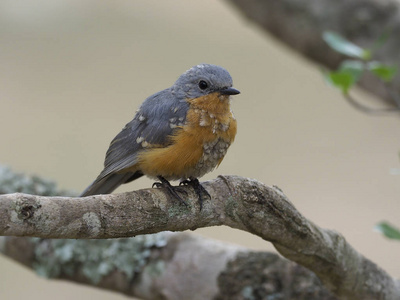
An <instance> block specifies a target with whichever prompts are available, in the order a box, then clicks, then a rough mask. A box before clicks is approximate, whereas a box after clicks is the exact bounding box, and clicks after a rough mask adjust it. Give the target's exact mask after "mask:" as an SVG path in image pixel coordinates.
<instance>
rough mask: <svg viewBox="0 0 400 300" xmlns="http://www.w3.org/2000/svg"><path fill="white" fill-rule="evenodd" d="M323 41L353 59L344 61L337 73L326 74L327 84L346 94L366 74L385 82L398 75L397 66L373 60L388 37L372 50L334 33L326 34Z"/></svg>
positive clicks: (382, 38)
mask: <svg viewBox="0 0 400 300" xmlns="http://www.w3.org/2000/svg"><path fill="white" fill-rule="evenodd" d="M323 39H324V41H325V42H326V43H327V44H328V45H329V46H330V47H331V48H332V49H333V50H335V51H336V52H338V53H341V54H343V55H346V56H348V57H351V58H353V59H351V60H344V61H343V62H342V63H341V64H340V66H339V68H338V69H337V70H335V71H325V72H324V75H325V79H326V80H327V82H329V83H330V84H331V85H333V86H334V87H336V88H338V89H340V90H341V91H342V92H343V93H344V94H347V93H348V92H349V90H350V89H351V88H352V87H353V86H354V85H355V84H356V83H357V82H358V81H359V79H360V78H361V77H362V76H363V74H364V73H365V72H370V73H372V74H373V75H374V76H375V77H376V78H377V79H379V80H382V81H383V82H391V81H392V80H393V78H394V77H395V76H396V74H397V68H396V67H395V66H390V65H387V64H384V63H382V62H379V61H375V60H372V59H373V56H374V53H375V51H376V50H378V49H379V47H381V46H382V45H383V44H384V42H385V41H386V39H387V35H383V36H382V37H380V38H379V39H378V40H377V42H376V43H375V44H374V45H373V46H372V47H371V49H364V48H361V47H359V46H357V45H355V44H353V43H352V42H350V41H349V40H347V39H345V38H343V37H342V36H340V35H339V34H337V33H335V32H332V31H326V32H324V33H323Z"/></svg>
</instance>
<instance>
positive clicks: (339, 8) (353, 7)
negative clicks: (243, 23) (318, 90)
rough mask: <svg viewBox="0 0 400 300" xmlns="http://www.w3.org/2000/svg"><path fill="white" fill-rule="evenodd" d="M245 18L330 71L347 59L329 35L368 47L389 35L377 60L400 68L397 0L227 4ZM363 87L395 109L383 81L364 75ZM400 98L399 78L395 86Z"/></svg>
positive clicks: (236, 0) (265, 0) (258, 0)
mask: <svg viewBox="0 0 400 300" xmlns="http://www.w3.org/2000/svg"><path fill="white" fill-rule="evenodd" d="M228 1H229V2H231V3H233V4H234V5H235V6H236V7H237V8H238V9H239V10H240V11H241V12H242V13H243V14H244V15H245V16H246V17H247V18H249V19H250V20H251V21H253V22H254V23H256V24H257V25H259V26H260V27H261V28H262V29H264V30H265V31H267V32H269V33H270V34H272V35H273V36H275V37H276V38H277V39H279V40H280V41H282V42H283V43H285V44H287V45H288V46H289V47H291V48H292V49H294V50H296V51H298V52H300V53H301V54H303V55H304V56H305V57H307V58H308V59H310V60H312V61H314V62H316V63H318V64H322V65H324V66H326V67H328V68H330V69H335V68H337V67H338V65H339V64H340V62H341V61H342V60H343V59H345V57H343V56H342V55H339V54H338V53H337V52H334V51H333V50H332V49H330V48H329V47H328V46H327V45H326V43H325V42H324V41H323V40H322V33H323V32H324V31H326V30H332V31H335V32H338V33H339V34H341V35H342V36H345V37H346V38H348V39H349V40H351V41H352V42H354V43H356V44H358V45H360V46H362V47H366V48H371V47H373V45H374V43H375V42H376V41H377V39H378V38H379V37H380V36H381V35H382V34H383V33H385V32H387V33H389V39H388V41H387V42H386V43H385V44H384V45H383V47H382V48H381V49H379V51H377V52H376V54H375V55H374V58H375V59H377V60H380V61H382V62H384V63H387V64H390V65H395V66H397V65H398V63H399V59H400V52H399V51H398V49H399V48H400V2H399V1H397V0H378V1H377V0H352V1H347V0H336V1H331V0H311V1H310V0H281V1H272V0H228ZM360 85H361V87H363V88H364V89H366V90H367V91H369V92H371V93H373V94H375V95H377V96H379V97H381V98H383V99H386V100H387V101H388V102H389V103H391V104H393V103H394V102H393V98H392V95H391V93H392V92H393V91H390V90H389V89H387V88H386V87H385V86H384V85H383V84H382V83H381V82H379V81H378V80H376V79H375V78H372V77H371V76H365V77H364V78H362V80H361V83H360ZM393 89H394V91H395V92H396V93H397V94H400V76H397V78H396V79H395V81H394V83H393Z"/></svg>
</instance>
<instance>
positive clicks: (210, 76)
mask: <svg viewBox="0 0 400 300" xmlns="http://www.w3.org/2000/svg"><path fill="white" fill-rule="evenodd" d="M171 89H172V90H173V91H174V92H175V93H178V94H183V95H182V96H184V97H185V98H190V99H192V98H198V97H201V96H204V95H207V94H211V93H214V92H219V93H220V94H223V95H237V94H239V93H240V92H239V91H238V90H236V89H234V88H232V77H231V75H229V73H228V71H227V70H225V69H224V68H222V67H219V66H216V65H210V64H201V65H197V66H194V67H192V68H190V69H189V70H187V71H186V72H185V73H183V74H182V75H181V76H180V77H179V78H178V80H177V81H176V82H175V83H174V85H173V86H172V87H171Z"/></svg>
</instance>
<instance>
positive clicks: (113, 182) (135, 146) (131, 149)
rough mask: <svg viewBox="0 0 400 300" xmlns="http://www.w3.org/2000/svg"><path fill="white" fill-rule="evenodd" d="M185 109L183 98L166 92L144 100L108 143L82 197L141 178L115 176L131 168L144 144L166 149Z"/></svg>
mask: <svg viewBox="0 0 400 300" xmlns="http://www.w3.org/2000/svg"><path fill="white" fill-rule="evenodd" d="M188 109H189V104H188V103H187V102H186V101H185V99H177V98H176V96H175V95H173V94H172V93H171V90H170V89H166V90H163V91H161V92H159V93H156V94H154V95H153V96H150V97H149V98H147V99H146V100H145V101H144V102H143V104H142V106H141V107H140V108H139V110H138V111H137V112H136V115H135V117H134V118H133V120H132V121H130V122H129V123H128V124H126V125H125V127H124V128H123V129H122V131H121V132H120V133H119V134H118V135H117V136H116V137H115V138H114V139H113V140H112V142H111V144H110V147H109V149H108V151H107V154H106V159H105V162H104V169H103V171H102V172H101V173H100V175H99V176H98V177H97V179H96V180H95V181H94V182H93V183H92V184H91V185H90V186H89V187H88V188H87V189H86V190H85V191H84V192H83V193H82V195H84V196H87V195H93V194H96V193H97V191H102V192H104V191H106V192H112V191H113V190H114V189H116V188H117V187H118V186H119V185H121V184H123V183H125V182H127V181H131V180H133V179H131V178H134V179H135V178H138V177H140V176H141V175H143V174H141V173H140V174H135V173H130V174H115V173H117V172H119V171H122V170H124V169H126V168H129V167H132V166H134V165H135V164H136V163H137V158H138V153H140V151H142V150H143V149H144V148H145V147H146V143H147V144H157V145H162V146H167V145H168V144H169V143H170V137H171V135H173V134H174V133H175V132H176V131H177V130H181V129H180V128H179V127H177V126H179V125H183V124H184V123H185V121H186V114H187V111H188ZM107 181H108V182H107ZM102 186H103V188H102Z"/></svg>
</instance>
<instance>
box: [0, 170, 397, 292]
mask: <svg viewBox="0 0 400 300" xmlns="http://www.w3.org/2000/svg"><path fill="white" fill-rule="evenodd" d="M204 186H205V187H206V188H207V190H208V191H209V193H210V195H211V197H212V201H205V203H204V207H203V210H202V211H199V207H198V203H197V198H196V196H195V194H194V193H193V192H192V191H191V190H190V189H186V192H187V193H188V199H187V201H188V202H189V207H185V206H182V205H180V204H179V203H178V202H177V201H176V200H174V199H170V198H169V197H168V196H167V194H165V192H164V191H163V190H161V189H160V190H158V189H148V190H140V191H137V192H130V193H125V194H117V195H100V196H91V197H86V198H63V197H40V196H30V195H26V194H9V195H3V196H0V211H2V212H3V217H2V218H1V219H0V234H1V235H13V236H37V237H43V238H115V237H127V236H134V235H138V234H147V233H155V232H159V231H165V230H171V231H182V230H186V229H192V230H194V229H196V228H199V227H206V226H214V225H228V226H230V227H233V228H238V229H241V230H245V231H248V232H251V233H253V234H256V235H258V236H260V237H262V238H263V239H265V240H268V241H271V242H272V243H273V244H274V245H275V247H276V248H277V249H278V251H279V252H280V253H281V254H282V255H284V256H285V257H287V258H289V259H291V260H293V261H295V262H298V263H299V264H301V265H303V266H305V267H307V268H309V269H310V270H312V271H313V272H315V273H316V274H317V275H318V276H319V278H320V279H321V280H322V281H323V282H324V284H325V285H326V286H327V287H328V288H329V289H330V290H331V291H333V292H334V293H335V294H336V295H338V296H340V297H342V298H343V299H346V298H348V299H399V298H400V285H399V282H398V281H395V280H394V279H392V278H391V277H390V276H389V275H388V274H387V273H386V272H385V271H383V270H381V269H380V268H379V267H377V266H376V265H375V264H374V263H372V262H371V261H369V260H367V259H366V258H365V257H363V256H362V255H361V254H359V253H357V252H356V251H355V250H354V249H353V248H352V247H351V246H350V245H349V244H348V243H347V242H346V241H345V239H344V238H343V237H342V236H341V235H340V234H338V233H336V232H333V231H330V230H324V229H321V228H319V227H318V226H316V225H315V224H313V223H312V222H310V221H308V220H307V219H306V218H304V217H303V216H302V215H301V214H300V213H299V212H298V211H297V210H296V209H295V207H294V206H293V205H292V204H291V203H290V201H289V200H288V199H287V198H286V197H285V196H284V194H283V193H282V192H281V191H280V190H279V189H278V188H276V187H268V186H265V185H263V184H262V183H260V182H258V181H256V180H251V179H246V178H242V177H238V176H229V177H222V176H221V177H219V178H218V179H216V180H213V181H211V182H207V183H204Z"/></svg>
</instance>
